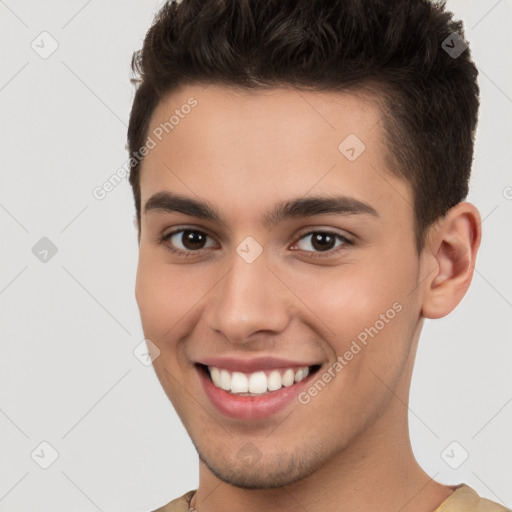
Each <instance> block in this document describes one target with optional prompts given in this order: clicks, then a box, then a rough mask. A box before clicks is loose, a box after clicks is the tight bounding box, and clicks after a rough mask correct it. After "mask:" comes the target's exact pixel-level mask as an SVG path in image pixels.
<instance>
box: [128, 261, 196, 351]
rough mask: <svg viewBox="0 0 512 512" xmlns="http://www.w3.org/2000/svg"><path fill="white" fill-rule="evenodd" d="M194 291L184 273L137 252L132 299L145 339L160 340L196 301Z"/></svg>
mask: <svg viewBox="0 0 512 512" xmlns="http://www.w3.org/2000/svg"><path fill="white" fill-rule="evenodd" d="M196 288H198V287H197V286H194V280H193V279H190V276H189V275H188V274H186V273H185V272H180V271H179V270H176V269H171V267H169V266H168V265H165V264H162V263H161V262H157V261H155V259H154V258H150V257H149V256H146V255H145V254H144V253H143V252H141V254H140V256H139V263H138V267H137V279H136V285H135V296H136V300H137V304H138V307H139V311H140V316H141V320H142V325H143V328H144V333H145V335H146V337H148V338H150V339H151V337H154V338H155V340H161V341H164V338H165V336H166V334H168V333H169V331H170V330H171V329H172V328H173V327H174V326H175V325H176V324H177V323H178V321H179V320H180V319H181V318H183V317H184V316H185V315H186V314H187V311H189V310H190V307H191V305H192V304H194V303H195V302H197V299H196V297H197V295H198V290H196Z"/></svg>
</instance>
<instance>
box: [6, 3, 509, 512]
mask: <svg viewBox="0 0 512 512" xmlns="http://www.w3.org/2000/svg"><path fill="white" fill-rule="evenodd" d="M161 5H162V2H161V1H155V0H153V1H149V0H145V1H140V0H137V1H135V0H131V1H126V0H125V1H121V0H112V1H109V2H106V1H104V2H99V1H98V0H96V1H94V0H92V1H91V0H89V1H84V0H71V1H70V0H66V1H64V0H60V1H56V0H54V1H52V2H38V1H35V0H31V1H24V2H22V1H16V0H5V1H2V0H0V34H1V36H0V37H1V44H0V52H1V55H0V63H1V67H0V122H1V133H0V137H1V145H2V148H1V153H0V155H1V156H0V165H1V183H0V221H1V240H2V260H1V262H0V270H1V274H0V301H1V308H2V318H1V322H0V328H1V335H2V337H1V340H2V341H1V343H2V345H1V357H0V368H1V374H0V375H1V388H0V393H1V394H0V398H1V402H0V428H1V457H0V510H1V511H3V512H8V511H9V512H11V511H19V510H25V511H36V510H37V511H42V512H44V511H52V512H61V511H62V512H64V511H66V512H68V511H69V510H74V511H95V510H100V511H109V512H110V511H111V512H116V511H126V512H128V511H144V510H151V509H153V508H156V507H157V506H160V505H162V504H163V503H166V502H167V501H169V500H170V499H173V498H175V497H177V496H179V495H181V494H183V493H184V492H186V491H187V490H189V489H192V488H195V487H196V485H197V455H196V453H195V450H194V449H193V446H192V444H191V442H190V440H189V439H188V436H187V434H186V432H185V430H184V428H183V427H182V425H181V423H180V421H179V419H178V418H177V416H176V414H175V412H174V410H173V409H172V406H171V404H170V403H169V402H168V400H167V398H166V396H165V394H164V392H163V391H162V389H161V387H160V384H159V382H158V380H157V378H156V376H155V374H154V371H153V369H152V367H151V366H149V367H146V366H144V365H143V364H142V363H141V362H140V361H139V360H138V359H137V358H136V357H135V356H134V355H133V352H132V351H133V350H134V348H135V347H136V346H137V345H139V344H140V342H141V341H142V340H143V334H142V330H141V326H140V321H139V316H138V310H137V307H136V303H135V299H134V291H133V290H134V280H135V270H136V264H137V243H136V231H135V229H134V226H133V216H134V208H133V205H132V196H131V190H130V187H129V185H128V183H127V182H126V181H124V182H122V183H121V184H120V185H118V186H117V187H116V188H115V189H114V190H113V191H111V192H110V193H109V194H108V195H107V197H106V198H105V199H103V200H97V199H95V198H94V197H93V194H92V191H93V189H94V188H95V187H97V186H101V184H102V183H104V182H105V181H106V180H107V179H108V178H109V177H110V176H111V175H112V174H113V173H115V172H116V170H117V169H118V168H119V167H121V166H122V165H123V163H124V162H125V161H126V159H127V152H126V150H125V142H126V127H127V122H128V115H129V111H130V107H131V101H132V99H133V94H134V89H133V87H132V85H131V84H130V83H129V78H130V59H131V55H132V52H133V51H134V50H136V49H139V48H140V47H141V44H142V39H143V37H144V35H145V33H146V31H147V29H148V28H149V26H150V23H151V21H152V19H153V15H154V13H155V12H156V11H157V9H158V8H159V7H160V6H161ZM448 7H449V8H450V9H451V10H453V11H454V12H455V13H456V15H457V17H458V18H462V19H463V20H464V22H465V26H466V35H467V37H468V39H469V41H470V43H471V47H472V52H473V56H474V59H475V61H476V63H477V65H478V67H479V70H480V78H479V83H480V86H481V100H482V106H481V113H480V123H479V129H478V136H477V143H476V154H475V162H474V171H473V173H474V174H473V180H472V192H471V195H470V200H472V201H473V202H474V203H475V204H476V205H477V206H478V207H479V209H480V211H481V213H482V217H483V218H484V221H483V228H484V237H483V246H482V248H481V251H480V254H479V258H478V262H477V266H476V273H475V277H474V281H473V284H472V287H471V289H470V291H469V293H468V294H467V296H466V297H465V298H464V300H463V301H462V304H461V305H460V306H459V307H458V308H457V309H456V310H455V312H454V313H453V314H451V315H450V316H449V317H447V318H445V319H441V320H437V321H431V322H428V323H427V324H426V327H425V330H424V334H423V338H422V341H421V343H420V348H419V352H418V361H417V365H416V372H415V374H414V379H413V385H412V394H411V403H410V420H411V432H412V440H413V446H414V451H415V454H416V455H417V458H418V459H419V461H420V463H421V464H422V465H423V467H424V468H425V470H426V471H427V472H428V473H429V474H430V475H431V476H432V477H434V478H436V479H437V480H439V481H441V482H444V483H450V484H456V483H461V482H466V483H468V484H469V485H471V486H473V487H474V488H475V489H476V490H477V491H478V492H479V493H480V494H482V495H483V496H486V497H489V498H491V499H493V500H495V501H498V502H501V503H503V504H506V505H507V506H508V507H512V486H511V485H510V482H512V441H511V440H510V432H512V386H511V379H510V375H511V369H512V358H511V355H512V354H511V352H512V344H511V330H512V328H511V322H510V318H511V308H512V293H511V271H512V266H511V265H510V262H511V261H512V258H511V255H512V247H511V246H512V238H511V209H512V200H511V199H510V198H511V197H512V188H511V187H512V176H511V172H510V168H511V162H512V158H511V146H512V144H511V133H512V129H511V120H512V116H511V111H512V99H511V98H512V80H511V78H512V77H511V75H512V72H511V67H510V45H511V35H510V21H511V12H512V3H511V1H510V0H501V1H495V0H493V1H489V2H487V1H468V0H457V1H455V0H452V1H448ZM43 31H47V32H48V33H49V34H51V37H53V38H54V39H55V40H56V41H57V42H58V45H59V46H58V49H57V50H56V51H55V52H54V53H53V54H52V55H51V56H50V57H48V58H47V59H43V58H41V57H40V56H39V55H38V54H37V53H36V52H35V51H34V50H33V49H32V48H31V43H32V41H33V40H36V43H37V42H38V41H40V37H39V34H40V33H41V32H43ZM38 37H39V39H38ZM45 37H47V36H45ZM37 44H39V45H40V46H42V43H41V42H39V43H37ZM44 44H45V48H46V49H48V48H49V47H50V40H49V39H46V40H45V43H44ZM42 237H48V238H49V239H50V240H51V241H52V242H53V243H54V244H55V245H56V246H57V248H58V252H57V254H56V255H55V256H53V257H52V258H51V259H49V261H47V262H46V263H43V262H41V261H40V260H39V259H38V258H36V256H35V255H34V254H33V253H32V247H33V246H34V245H35V244H36V243H37V242H38V241H39V240H40V239H41V238H42ZM43 441H46V442H48V443H50V445H51V446H52V447H54V449H55V450H56V451H57V452H58V454H59V457H58V458H57V460H56V461H55V462H54V463H53V464H52V465H51V466H50V467H49V468H48V469H42V468H41V467H40V466H39V465H38V464H37V463H36V462H35V461H34V460H33V459H32V458H31V453H32V452H34V450H36V451H35V452H34V453H35V455H34V458H35V459H36V460H37V461H38V462H39V463H44V459H45V457H46V461H49V460H50V459H49V458H48V457H51V450H50V449H48V448H45V446H44V445H43V446H42V447H41V446H40V443H41V442H43ZM453 441H456V442H457V443H458V444H455V445H451V446H450V447H449V448H448V450H447V451H445V449H446V448H447V447H448V446H449V445H450V443H452V442H453ZM463 450H465V451H467V452H468V453H469V458H468V459H467V460H466V461H465V462H464V463H462V465H460V467H459V468H458V469H452V468H451V467H450V466H449V465H448V463H447V460H449V461H450V463H451V464H452V465H457V463H458V462H460V460H462V457H463V455H464V451H463ZM442 453H444V454H445V455H444V458H443V456H442Z"/></svg>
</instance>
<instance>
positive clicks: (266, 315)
mask: <svg viewBox="0 0 512 512" xmlns="http://www.w3.org/2000/svg"><path fill="white" fill-rule="evenodd" d="M264 255H265V251H264V252H263V254H262V255H261V256H260V257H259V258H257V259H256V260H255V261H253V262H252V263H247V262H246V261H244V260H243V259H242V258H241V257H239V255H238V254H236V253H234V255H233V258H232V260H231V262H232V265H231V268H230V270H229V271H228V272H227V273H226V274H225V276H224V277H223V278H222V279H221V280H220V282H219V283H218V285H217V286H215V287H214V289H213V290H212V291H211V293H210V294H209V295H210V299H209V301H208V306H207V310H206V311H205V313H204V316H203V318H204V319H205V321H206V323H207V325H208V327H209V328H210V329H212V330H214V331H216V332H217V333H220V334H222V335H224V336H225V338H226V339H227V340H228V341H230V342H232V343H237V344H244V343H248V342H250V341H251V340H255V339H256V337H257V335H258V336H259V335H261V334H262V333H265V334H267V335H270V334H278V333H280V332H282V331H284V330H285V329H286V326H287V325H288V323H289V321H290V311H291V305H290V304H289V301H290V300H291V299H290V297H291V296H292V294H291V292H290V291H289V290H288V289H287V288H286V286H285V285H284V284H283V282H282V281H281V280H280V279H278V277H276V275H275V270H273V269H272V270H271V268H269V266H268V261H267V258H266V257H265V256H264Z"/></svg>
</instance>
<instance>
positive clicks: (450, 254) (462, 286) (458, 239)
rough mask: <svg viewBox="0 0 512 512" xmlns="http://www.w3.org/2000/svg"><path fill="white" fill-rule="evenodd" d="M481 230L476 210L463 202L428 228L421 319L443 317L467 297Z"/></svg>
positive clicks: (424, 256) (480, 222)
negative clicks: (425, 277)
mask: <svg viewBox="0 0 512 512" xmlns="http://www.w3.org/2000/svg"><path fill="white" fill-rule="evenodd" d="M481 226H482V221H481V220H480V214H479V212H478V210H477V209H476V207H475V206H474V205H472V204H471V203H468V202H463V203H459V204H458V205H456V206H454V207H453V208H451V209H450V210H448V212H447V214H446V215H445V217H444V218H443V219H442V220H441V221H440V222H439V223H437V224H435V225H434V226H433V227H432V228H431V232H430V233H429V236H428V240H429V241H428V243H427V244H426V247H425V249H424V255H423V258H424V260H423V261H424V264H425V267H424V269H423V273H422V275H425V274H429V275H428V277H427V279H426V280H425V281H424V283H423V291H424V293H423V305H422V315H423V316H424V317H426V318H442V317H443V316H446V315H447V314H448V313H450V312H451V311H453V310H454V309H455V307H456V306H457V305H458V304H459V302H460V301H461V300H462V298H463V297H464V295H465V294H466V292H467V290H468V288H469V285H470V283H471V279H472V278H473V270H474V268H475V263H476V255H477V251H478V248H479V246H480V241H481V238H482V227H481ZM432 269H434V270H432ZM429 272H430V273H429Z"/></svg>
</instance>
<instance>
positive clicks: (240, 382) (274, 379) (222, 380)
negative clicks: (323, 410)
mask: <svg viewBox="0 0 512 512" xmlns="http://www.w3.org/2000/svg"><path fill="white" fill-rule="evenodd" d="M196 366H197V367H198V368H199V369H200V371H201V372H203V373H204V374H205V375H206V376H207V378H208V379H209V380H210V382H212V383H213V385H214V386H215V387H217V388H220V389H223V390H224V391H227V392H228V393H230V394H233V395H237V396H262V395H269V394H271V393H273V392H275V391H279V390H280V389H282V388H283V387H290V386H293V385H294V384H298V383H299V382H301V381H303V380H304V379H305V378H306V377H307V376H308V375H311V374H314V373H316V372H317V371H318V370H319V369H320V367H321V365H319V364H315V365H312V366H303V367H301V368H280V369H273V370H261V371H256V372H252V373H245V372H237V371H231V370H227V369H224V368H218V367H215V366H206V365H204V364H200V363H196Z"/></svg>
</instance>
